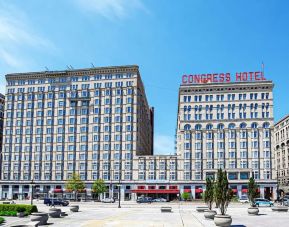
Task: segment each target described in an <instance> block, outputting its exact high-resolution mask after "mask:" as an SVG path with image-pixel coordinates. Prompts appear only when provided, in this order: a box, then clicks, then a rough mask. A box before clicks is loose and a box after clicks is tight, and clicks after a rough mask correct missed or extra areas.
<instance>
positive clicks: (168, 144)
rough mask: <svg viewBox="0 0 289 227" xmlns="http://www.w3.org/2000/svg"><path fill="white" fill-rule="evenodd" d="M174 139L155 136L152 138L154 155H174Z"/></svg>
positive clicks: (165, 136)
mask: <svg viewBox="0 0 289 227" xmlns="http://www.w3.org/2000/svg"><path fill="white" fill-rule="evenodd" d="M174 146H175V138H174V137H173V136H167V135H160V134H156V135H155V138H154V153H155V154H168V155H169V154H174V153H175V149H174Z"/></svg>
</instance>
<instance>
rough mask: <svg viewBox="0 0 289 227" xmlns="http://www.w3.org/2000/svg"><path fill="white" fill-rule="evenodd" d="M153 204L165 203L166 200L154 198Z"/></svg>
mask: <svg viewBox="0 0 289 227" xmlns="http://www.w3.org/2000/svg"><path fill="white" fill-rule="evenodd" d="M153 202H167V200H166V199H164V198H156V199H154V200H153Z"/></svg>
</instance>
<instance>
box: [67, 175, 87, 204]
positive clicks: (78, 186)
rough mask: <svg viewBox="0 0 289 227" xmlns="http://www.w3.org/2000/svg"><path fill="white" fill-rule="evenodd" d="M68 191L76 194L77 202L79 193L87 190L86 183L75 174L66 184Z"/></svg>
mask: <svg viewBox="0 0 289 227" xmlns="http://www.w3.org/2000/svg"><path fill="white" fill-rule="evenodd" d="M66 189H68V190H71V191H72V192H74V193H75V200H76V198H77V192H79V191H82V190H83V189H85V184H84V182H83V181H82V180H81V179H80V176H79V174H77V173H73V174H72V177H71V178H70V179H69V180H67V182H66Z"/></svg>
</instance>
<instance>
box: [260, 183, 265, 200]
mask: <svg viewBox="0 0 289 227" xmlns="http://www.w3.org/2000/svg"><path fill="white" fill-rule="evenodd" d="M264 196H265V188H264V185H260V197H261V198H264Z"/></svg>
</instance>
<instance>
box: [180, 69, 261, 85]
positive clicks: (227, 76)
mask: <svg viewBox="0 0 289 227" xmlns="http://www.w3.org/2000/svg"><path fill="white" fill-rule="evenodd" d="M263 80H266V78H265V77H264V73H263V72H260V71H258V72H237V73H235V75H232V74H231V73H208V74H194V75H191V74H190V75H183V76H182V84H200V83H230V82H231V81H235V82H249V81H263Z"/></svg>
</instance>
